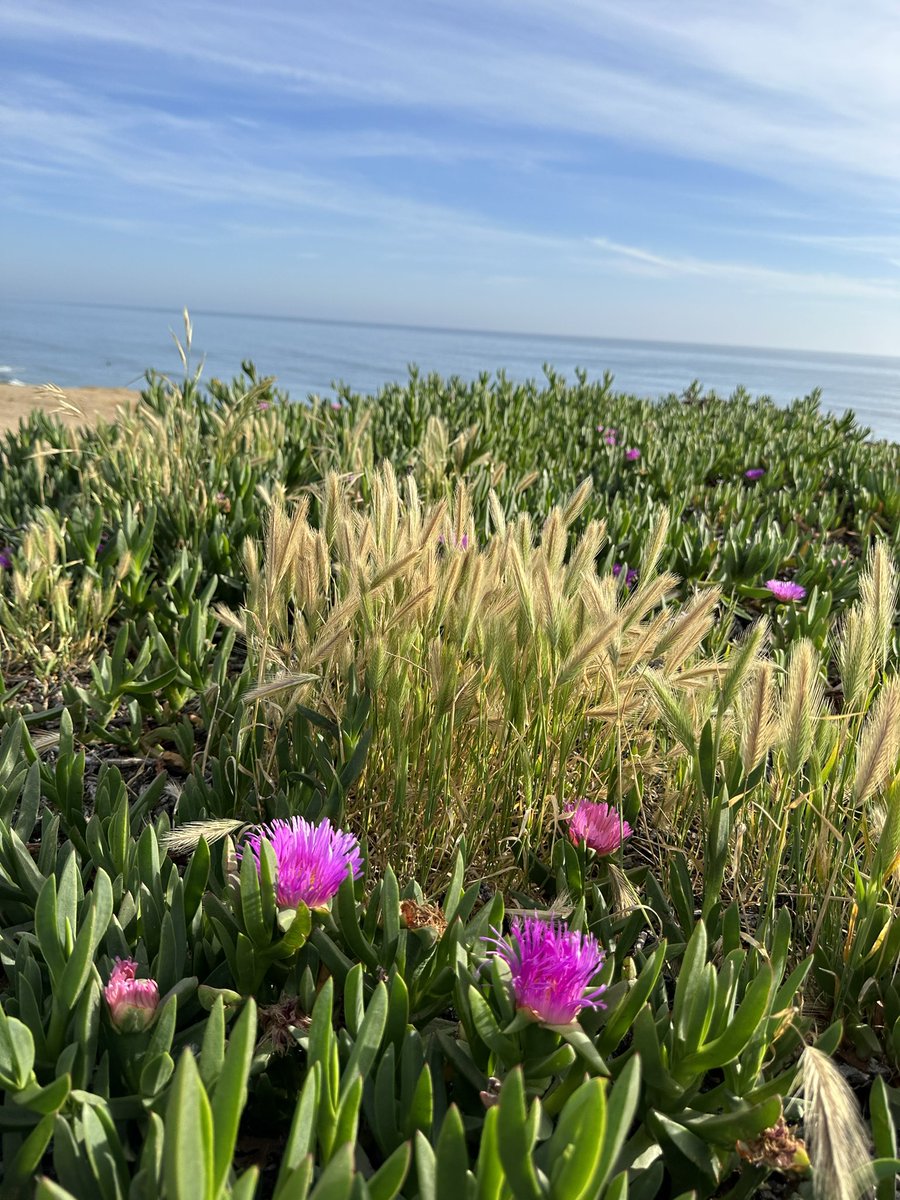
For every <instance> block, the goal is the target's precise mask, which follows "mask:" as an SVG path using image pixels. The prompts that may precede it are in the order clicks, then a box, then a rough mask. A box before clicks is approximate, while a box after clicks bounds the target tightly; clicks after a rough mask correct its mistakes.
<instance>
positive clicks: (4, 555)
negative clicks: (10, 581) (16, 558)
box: [0, 546, 13, 571]
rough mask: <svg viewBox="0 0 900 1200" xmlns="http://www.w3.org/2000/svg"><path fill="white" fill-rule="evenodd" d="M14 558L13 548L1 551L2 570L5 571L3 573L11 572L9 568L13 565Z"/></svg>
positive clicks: (0, 568) (6, 547)
mask: <svg viewBox="0 0 900 1200" xmlns="http://www.w3.org/2000/svg"><path fill="white" fill-rule="evenodd" d="M12 556H13V549H12V546H4V547H3V549H2V550H0V570H3V571H8V570H9V568H10V567H11V566H12V564H13V560H12Z"/></svg>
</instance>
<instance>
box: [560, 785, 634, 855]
mask: <svg viewBox="0 0 900 1200" xmlns="http://www.w3.org/2000/svg"><path fill="white" fill-rule="evenodd" d="M567 811H568V813H569V814H570V815H569V837H570V838H571V840H572V841H573V842H574V843H575V845H576V846H577V845H578V843H579V842H585V843H586V845H587V846H588V848H589V849H590V850H593V851H594V852H595V853H596V854H600V855H605V854H615V852H616V851H617V850H618V849H619V847H620V846H621V845H622V843H623V842H624V841H625V839H626V838H627V837H630V836H631V826H630V825H629V824H628V822H627V821H623V820H622V818H621V816H620V815H619V813H618V812H617V811H616V809H614V808H613V807H612V805H610V804H595V803H594V802H593V801H592V800H585V799H579V800H577V801H573V802H572V803H570V804H569V805H568V808H567Z"/></svg>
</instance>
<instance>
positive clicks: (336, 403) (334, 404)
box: [331, 400, 344, 410]
mask: <svg viewBox="0 0 900 1200" xmlns="http://www.w3.org/2000/svg"><path fill="white" fill-rule="evenodd" d="M331 407H332V408H336V409H338V410H340V409H342V408H343V407H344V406H343V404H341V402H340V400H332V402H331Z"/></svg>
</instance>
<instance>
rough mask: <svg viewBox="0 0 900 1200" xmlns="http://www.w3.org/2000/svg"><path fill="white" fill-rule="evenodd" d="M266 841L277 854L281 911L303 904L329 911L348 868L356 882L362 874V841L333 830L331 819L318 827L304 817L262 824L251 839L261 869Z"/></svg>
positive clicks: (250, 844) (338, 830) (351, 835)
mask: <svg viewBox="0 0 900 1200" xmlns="http://www.w3.org/2000/svg"><path fill="white" fill-rule="evenodd" d="M263 838H265V839H266V841H268V842H270V843H271V845H272V849H273V850H274V851H275V861H276V863H277V864H278V878H277V881H276V892H275V898H276V900H277V901H278V904H279V906H280V907H281V908H296V907H297V905H298V904H301V903H303V904H305V905H306V906H307V907H308V908H326V907H327V905H328V902H329V901H330V900H331V898H332V896H334V895H335V893H336V892H337V890H338V889H339V888H340V886H341V884H342V883H343V882H344V880H345V879H346V878H347V869H348V867H352V869H353V878H354V879H358V878H359V877H360V875H361V874H362V856H361V855H360V851H359V842H357V840H356V838H355V837H354V836H353V834H352V833H344V832H343V830H340V829H332V827H331V822H330V821H329V820H327V819H326V820H324V821H320V822H319V824H318V825H313V824H312V822H311V821H304V820H303V818H302V817H292V818H291V819H290V820H289V821H282V820H276V821H270V822H269V824H268V825H260V826H259V828H258V831H257V832H255V833H251V834H249V835H248V837H247V845H248V846H249V847H250V850H251V852H252V853H253V857H254V858H255V859H256V865H257V868H258V867H259V846H260V842H261V840H262V839H263Z"/></svg>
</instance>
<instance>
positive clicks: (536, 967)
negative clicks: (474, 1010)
mask: <svg viewBox="0 0 900 1200" xmlns="http://www.w3.org/2000/svg"><path fill="white" fill-rule="evenodd" d="M493 932H494V933H495V934H496V937H493V938H485V939H484V940H485V941H487V942H490V943H492V949H491V950H490V951H489V953H490V954H492V955H493V956H494V957H496V958H499V959H500V960H501V961H502V962H505V963H506V965H507V966H508V967H509V969H510V971H511V972H512V985H513V992H514V993H515V997H516V1007H517V1008H519V1009H524V1010H525V1012H528V1013H531V1014H532V1015H533V1016H534V1017H536V1018H537V1020H538V1021H544V1022H545V1023H546V1024H548V1025H569V1024H571V1023H572V1022H573V1021H574V1020H575V1018H576V1017H577V1016H578V1014H579V1012H581V1010H582V1009H583V1008H605V1007H606V1006H605V1005H604V1004H603V1003H602V1002H601V1000H600V997H601V996H602V995H603V993H604V992H605V991H606V988H605V986H601V987H597V988H594V989H593V990H592V991H589V992H586V990H585V989H586V988H587V987H588V986H589V984H590V982H591V980H592V979H593V978H594V976H595V975H596V974H597V972H598V971H599V970H600V968H601V967H602V966H603V957H604V956H603V951H602V950H601V949H600V947H599V946H598V944H597V940H596V938H593V937H591V935H590V934H586V933H576V932H574V931H573V930H570V929H567V928H566V926H565V925H564V924H563V923H562V922H556V921H542V920H541V919H540V917H526V918H525V920H524V921H523V920H521V918H519V917H516V919H515V920H514V921H513V924H512V931H511V934H510V936H509V937H508V938H502V937H501V936H500V935H499V933H497V930H494V931H493ZM513 939H514V940H513Z"/></svg>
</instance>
